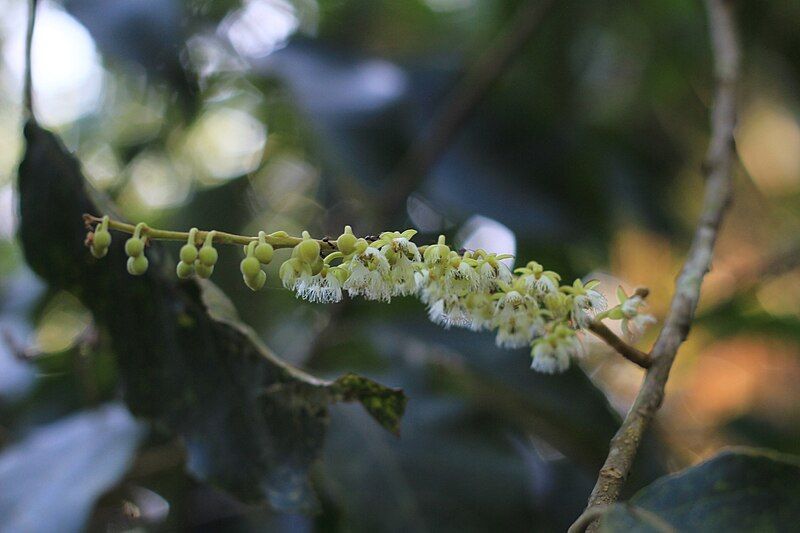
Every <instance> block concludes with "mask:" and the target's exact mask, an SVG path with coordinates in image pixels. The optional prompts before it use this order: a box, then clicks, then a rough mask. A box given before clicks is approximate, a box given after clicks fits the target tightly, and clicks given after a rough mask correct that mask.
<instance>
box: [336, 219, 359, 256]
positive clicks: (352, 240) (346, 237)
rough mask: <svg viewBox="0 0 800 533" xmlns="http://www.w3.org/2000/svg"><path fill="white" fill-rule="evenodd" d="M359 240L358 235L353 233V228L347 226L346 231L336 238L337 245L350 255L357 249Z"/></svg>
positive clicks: (341, 250) (340, 249) (345, 253)
mask: <svg viewBox="0 0 800 533" xmlns="http://www.w3.org/2000/svg"><path fill="white" fill-rule="evenodd" d="M357 240H358V239H357V238H356V236H355V235H353V228H351V227H350V226H345V227H344V233H342V234H341V235H339V238H338V239H336V247H337V248H338V249H339V251H340V252H342V253H343V254H344V255H350V254H352V253H353V251H354V250H355V246H356V241H357Z"/></svg>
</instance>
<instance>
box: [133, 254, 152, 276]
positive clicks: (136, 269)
mask: <svg viewBox="0 0 800 533" xmlns="http://www.w3.org/2000/svg"><path fill="white" fill-rule="evenodd" d="M149 264H150V262H149V261H148V260H147V257H145V256H144V255H140V256H138V257H129V258H128V273H129V274H131V275H132V276H141V275H142V274H144V273H145V272H147V267H148V265H149Z"/></svg>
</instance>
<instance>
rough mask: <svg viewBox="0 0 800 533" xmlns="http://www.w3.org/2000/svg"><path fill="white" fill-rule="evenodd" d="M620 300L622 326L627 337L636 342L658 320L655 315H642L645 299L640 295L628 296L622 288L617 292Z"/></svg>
mask: <svg viewBox="0 0 800 533" xmlns="http://www.w3.org/2000/svg"><path fill="white" fill-rule="evenodd" d="M617 295H618V297H619V298H620V301H621V303H620V306H619V310H620V312H621V313H622V322H621V323H620V326H621V328H622V332H623V333H624V334H625V336H626V337H627V338H628V339H629V340H631V341H635V340H636V339H638V338H639V337H640V336H641V335H642V333H644V331H645V330H646V329H647V327H648V326H650V325H651V324H655V323H656V318H655V317H654V316H653V315H649V314H646V313H642V311H641V310H642V308H644V307H645V305H646V304H645V301H644V298H643V297H642V296H641V295H639V294H634V295H633V296H630V297H628V296H626V295H625V291H623V290H622V287H620V288H619V290H618V292H617Z"/></svg>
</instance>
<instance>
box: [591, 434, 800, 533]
mask: <svg viewBox="0 0 800 533" xmlns="http://www.w3.org/2000/svg"><path fill="white" fill-rule="evenodd" d="M798 495H800V459H798V458H796V457H792V456H786V455H780V454H777V453H773V452H765V451H760V450H754V449H748V448H734V449H731V450H727V451H724V452H722V453H720V454H719V455H717V456H716V457H713V458H712V459H710V460H708V461H706V462H704V463H701V464H699V465H697V466H694V467H692V468H689V469H687V470H685V471H684V472H681V473H679V474H676V475H673V476H666V477H663V478H661V479H659V480H657V481H656V482H654V483H653V484H652V485H650V486H648V487H645V488H644V489H642V490H641V491H639V492H638V493H637V494H636V495H635V496H634V497H633V498H632V499H631V500H630V504H631V507H630V508H629V507H626V506H623V505H620V506H617V507H615V508H613V509H612V510H611V511H610V512H609V513H608V514H607V515H606V516H605V517H604V518H603V520H602V522H601V524H602V526H601V529H602V530H603V531H660V530H663V529H664V526H665V525H669V527H672V528H675V529H676V530H677V531H785V530H787V529H786V528H788V527H789V524H798V523H800V496H798Z"/></svg>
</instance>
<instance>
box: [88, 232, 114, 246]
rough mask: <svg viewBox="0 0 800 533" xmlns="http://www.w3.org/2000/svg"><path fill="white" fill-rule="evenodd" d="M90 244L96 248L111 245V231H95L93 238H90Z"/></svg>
mask: <svg viewBox="0 0 800 533" xmlns="http://www.w3.org/2000/svg"><path fill="white" fill-rule="evenodd" d="M92 246H94V247H95V248H97V249H98V250H102V249H104V248H108V247H109V246H111V233H110V232H109V231H108V230H104V229H99V230H97V231H95V232H94V238H93V239H92Z"/></svg>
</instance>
